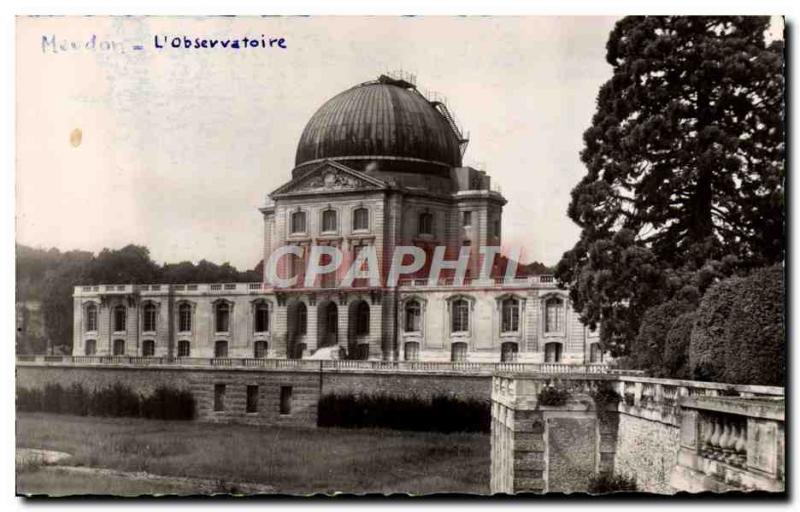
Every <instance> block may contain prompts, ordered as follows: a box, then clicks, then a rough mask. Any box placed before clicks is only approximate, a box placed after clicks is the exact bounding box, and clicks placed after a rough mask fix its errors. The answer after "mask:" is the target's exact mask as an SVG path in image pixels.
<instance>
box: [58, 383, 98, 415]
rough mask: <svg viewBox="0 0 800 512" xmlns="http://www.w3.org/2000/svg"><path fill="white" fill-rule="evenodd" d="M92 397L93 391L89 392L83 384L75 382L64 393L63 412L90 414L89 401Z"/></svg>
mask: <svg viewBox="0 0 800 512" xmlns="http://www.w3.org/2000/svg"><path fill="white" fill-rule="evenodd" d="M91 399H92V396H91V393H89V392H87V391H86V390H85V389H84V388H83V386H82V385H81V384H79V383H73V384H72V386H70V387H69V389H68V390H67V391H66V392H65V393H64V407H63V410H62V412H64V413H66V414H76V415H78V416H86V415H88V414H89V403H90V402H91Z"/></svg>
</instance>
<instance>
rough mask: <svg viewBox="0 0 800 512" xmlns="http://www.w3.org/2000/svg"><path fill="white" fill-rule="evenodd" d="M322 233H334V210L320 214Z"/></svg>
mask: <svg viewBox="0 0 800 512" xmlns="http://www.w3.org/2000/svg"><path fill="white" fill-rule="evenodd" d="M322 231H324V232H332V231H336V210H325V211H324V212H322Z"/></svg>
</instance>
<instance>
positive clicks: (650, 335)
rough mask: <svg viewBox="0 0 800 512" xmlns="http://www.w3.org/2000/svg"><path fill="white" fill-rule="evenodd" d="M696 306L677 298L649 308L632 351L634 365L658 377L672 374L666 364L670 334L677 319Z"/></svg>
mask: <svg viewBox="0 0 800 512" xmlns="http://www.w3.org/2000/svg"><path fill="white" fill-rule="evenodd" d="M694 308H695V306H694V305H693V304H691V303H690V302H687V301H683V300H678V299H675V300H670V301H667V302H664V303H662V304H659V305H657V306H653V307H652V308H650V309H648V310H647V311H646V312H645V314H644V316H643V317H642V322H641V324H640V326H639V334H638V335H637V336H636V341H635V343H634V347H633V350H632V352H631V359H632V362H633V363H634V365H635V366H636V367H637V368H642V369H645V370H647V371H648V372H649V373H650V374H652V375H655V376H658V377H668V376H671V375H669V371H668V370H667V368H666V367H665V364H664V355H665V351H666V346H667V337H668V334H669V332H670V331H671V330H672V329H673V324H674V323H675V321H676V319H678V318H685V317H682V315H683V314H685V313H689V312H691V311H693V310H694ZM673 357H674V355H673Z"/></svg>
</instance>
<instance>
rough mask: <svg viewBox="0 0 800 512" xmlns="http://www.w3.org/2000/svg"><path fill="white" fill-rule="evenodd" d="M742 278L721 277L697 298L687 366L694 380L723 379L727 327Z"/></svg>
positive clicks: (718, 380) (720, 380) (719, 380)
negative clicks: (697, 302)
mask: <svg viewBox="0 0 800 512" xmlns="http://www.w3.org/2000/svg"><path fill="white" fill-rule="evenodd" d="M741 281H742V279H741V278H739V277H735V276H734V277H730V278H728V279H723V280H722V281H720V282H718V283H716V284H714V285H713V286H711V287H710V288H709V289H708V290H707V291H706V293H705V295H703V299H702V300H701V301H700V305H699V307H698V308H697V311H696V317H695V324H694V328H693V329H692V332H691V336H690V342H689V367H690V368H691V373H692V375H691V376H692V378H694V379H698V380H707V381H717V382H722V381H723V380H724V372H725V345H726V343H727V342H726V336H727V333H726V326H727V322H728V318H729V317H730V315H731V307H732V305H733V302H734V301H735V300H736V296H737V294H738V293H740V283H741Z"/></svg>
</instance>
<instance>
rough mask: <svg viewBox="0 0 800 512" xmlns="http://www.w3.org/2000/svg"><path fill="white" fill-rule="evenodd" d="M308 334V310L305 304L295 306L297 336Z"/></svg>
mask: <svg viewBox="0 0 800 512" xmlns="http://www.w3.org/2000/svg"><path fill="white" fill-rule="evenodd" d="M306 332H308V309H307V308H306V304H305V302H301V303H299V304H298V305H297V334H299V335H305V334H306Z"/></svg>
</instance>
